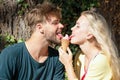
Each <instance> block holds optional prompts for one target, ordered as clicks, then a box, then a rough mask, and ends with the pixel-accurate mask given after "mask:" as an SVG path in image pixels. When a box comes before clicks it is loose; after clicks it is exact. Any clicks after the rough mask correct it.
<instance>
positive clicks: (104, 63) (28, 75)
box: [0, 2, 120, 80]
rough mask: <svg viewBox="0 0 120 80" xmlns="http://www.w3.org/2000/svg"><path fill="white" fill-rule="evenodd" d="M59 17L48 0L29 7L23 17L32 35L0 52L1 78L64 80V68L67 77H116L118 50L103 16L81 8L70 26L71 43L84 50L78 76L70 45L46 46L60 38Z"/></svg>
mask: <svg viewBox="0 0 120 80" xmlns="http://www.w3.org/2000/svg"><path fill="white" fill-rule="evenodd" d="M60 19H61V10H60V8H58V7H56V6H54V5H53V4H51V3H48V2H47V3H46V2H45V3H43V4H39V5H37V6H36V7H35V8H33V9H32V10H31V11H29V13H28V14H27V15H26V16H25V20H26V22H27V26H28V27H30V28H31V37H30V38H29V39H28V40H26V41H25V42H22V43H18V44H15V45H12V46H9V47H7V48H5V49H4V50H3V51H2V52H1V54H0V80H64V79H65V76H64V71H65V70H64V69H66V72H67V75H68V79H69V80H118V79H119V75H120V74H119V64H118V60H117V55H116V54H117V52H116V49H115V45H114V43H113V41H112V39H111V35H110V32H109V30H108V26H107V23H106V21H105V19H104V18H103V17H102V16H101V15H99V14H97V13H95V12H93V11H84V12H82V14H81V16H80V17H79V19H78V20H77V21H76V25H75V26H74V27H73V28H72V29H71V30H72V35H71V43H72V44H77V45H79V47H80V48H81V50H82V52H83V53H84V55H81V56H80V57H79V60H80V61H81V63H82V65H81V67H79V70H78V71H80V70H81V72H80V74H79V76H80V77H78V76H76V74H75V72H74V69H73V65H72V62H73V61H72V52H71V51H70V49H69V48H68V49H67V50H68V51H67V52H68V53H66V52H64V51H63V50H62V48H61V47H60V48H59V49H58V51H57V50H55V49H53V48H51V47H50V46H49V45H50V43H52V42H53V43H58V44H59V43H60V41H61V39H62V34H61V32H62V29H63V28H64V26H63V25H62V24H61V23H60ZM64 67H65V68H64Z"/></svg>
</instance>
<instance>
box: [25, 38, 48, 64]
mask: <svg viewBox="0 0 120 80" xmlns="http://www.w3.org/2000/svg"><path fill="white" fill-rule="evenodd" d="M25 45H26V47H27V49H28V52H29V53H30V55H31V56H32V57H33V59H35V60H36V61H38V62H44V61H45V60H46V59H47V57H48V45H49V44H48V43H47V42H46V41H44V39H41V40H36V39H35V38H30V39H29V40H27V41H26V42H25Z"/></svg>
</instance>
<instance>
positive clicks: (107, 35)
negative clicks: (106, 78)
mask: <svg viewBox="0 0 120 80" xmlns="http://www.w3.org/2000/svg"><path fill="white" fill-rule="evenodd" d="M81 15H83V16H85V17H86V18H87V19H88V21H89V23H90V31H91V33H92V34H93V35H94V37H95V39H96V41H97V42H98V45H97V46H99V47H100V48H101V50H102V51H103V52H104V55H106V56H107V58H108V61H109V62H110V66H111V69H112V75H113V76H112V80H118V79H120V68H119V67H120V61H119V55H118V50H117V47H116V46H115V44H114V41H113V40H112V35H111V31H110V30H109V27H108V24H107V22H106V20H105V18H104V17H103V16H101V15H100V14H98V13H95V12H94V11H83V12H82V13H81Z"/></svg>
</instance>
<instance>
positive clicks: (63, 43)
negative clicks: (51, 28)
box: [61, 39, 69, 52]
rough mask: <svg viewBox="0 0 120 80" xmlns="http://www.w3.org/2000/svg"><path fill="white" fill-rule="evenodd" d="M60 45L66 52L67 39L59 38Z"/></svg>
mask: <svg viewBox="0 0 120 80" xmlns="http://www.w3.org/2000/svg"><path fill="white" fill-rule="evenodd" d="M61 46H62V49H63V50H64V51H65V52H66V51H67V47H68V46H69V40H67V39H62V40H61Z"/></svg>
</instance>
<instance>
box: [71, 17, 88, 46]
mask: <svg viewBox="0 0 120 80" xmlns="http://www.w3.org/2000/svg"><path fill="white" fill-rule="evenodd" d="M71 30H72V35H71V43H72V44H78V45H81V44H83V43H85V42H86V40H87V37H88V35H89V22H88V20H87V19H86V17H85V16H83V15H82V16H80V17H79V19H78V20H77V22H76V24H75V26H74V27H73V28H72V29H71Z"/></svg>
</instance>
